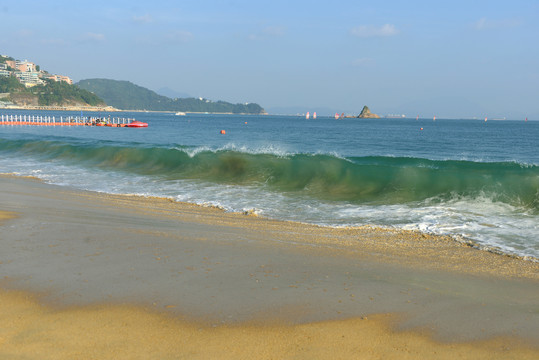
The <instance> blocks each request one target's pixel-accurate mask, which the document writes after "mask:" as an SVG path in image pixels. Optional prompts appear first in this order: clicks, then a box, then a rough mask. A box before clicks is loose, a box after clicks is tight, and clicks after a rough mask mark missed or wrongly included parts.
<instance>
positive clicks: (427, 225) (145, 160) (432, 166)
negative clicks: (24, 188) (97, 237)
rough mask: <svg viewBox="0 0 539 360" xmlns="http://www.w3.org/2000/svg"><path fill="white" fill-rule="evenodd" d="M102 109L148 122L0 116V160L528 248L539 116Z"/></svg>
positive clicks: (101, 183) (505, 248) (55, 176)
mask: <svg viewBox="0 0 539 360" xmlns="http://www.w3.org/2000/svg"><path fill="white" fill-rule="evenodd" d="M1 113H2V114H4V115H5V114H36V115H37V114H40V115H51V116H53V115H54V116H57V117H59V116H64V117H65V116H67V115H75V116H80V113H73V114H66V113H53V112H44V111H42V112H32V113H29V112H22V111H11V112H8V111H4V112H1ZM89 115H91V116H95V115H99V114H95V113H91V114H89ZM102 115H108V114H104V113H103V114H102ZM113 116H121V117H135V118H136V119H137V120H140V121H144V122H147V123H148V124H149V127H148V128H145V129H126V128H99V127H61V128H58V127H31V126H0V155H1V159H0V171H1V172H15V173H18V174H21V175H33V176H37V177H40V178H42V179H44V180H46V181H49V182H51V183H55V184H61V185H69V186H74V187H77V188H81V189H88V190H95V191H102V192H111V193H130V194H141V195H153V196H166V197H170V198H173V199H176V200H178V201H187V202H192V203H197V204H203V205H212V206H219V207H222V208H223V209H225V210H227V211H247V210H248V211H254V212H256V213H258V214H260V215H263V216H267V217H270V218H276V219H284V220H293V221H301V222H309V223H316V224H320V225H327V226H355V225H364V224H373V225H381V226H386V227H396V228H404V229H417V230H421V231H425V232H430V233H436V234H449V235H452V236H454V237H455V238H457V239H462V240H471V241H473V242H475V243H476V244H477V245H478V246H480V247H486V248H489V249H495V250H496V251H501V252H505V253H510V254H516V255H521V256H528V257H535V258H539V230H538V226H539V225H538V224H539V151H538V150H539V146H538V140H537V139H539V122H535V121H528V122H524V121H487V122H485V121H483V120H481V121H479V120H444V119H436V121H433V119H419V120H416V119H362V120H359V119H344V120H335V119H333V118H329V117H326V118H324V117H319V118H318V119H316V120H313V119H310V120H306V119H304V118H303V117H292V116H254V115H253V116H248V115H245V116H241V115H239V116H238V115H203V114H193V115H189V114H188V115H187V116H176V115H174V114H170V113H123V114H120V115H118V114H113ZM221 130H225V131H226V134H225V135H222V134H220V131H221Z"/></svg>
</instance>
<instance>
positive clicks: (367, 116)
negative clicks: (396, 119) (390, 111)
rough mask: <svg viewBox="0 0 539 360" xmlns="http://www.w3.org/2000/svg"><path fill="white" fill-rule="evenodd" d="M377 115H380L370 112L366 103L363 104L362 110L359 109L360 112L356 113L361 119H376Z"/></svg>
mask: <svg viewBox="0 0 539 360" xmlns="http://www.w3.org/2000/svg"><path fill="white" fill-rule="evenodd" d="M379 117H380V116H379V115H376V114H373V113H371V111H370V110H369V107H368V106H367V105H365V106H363V110H361V114H359V115H358V118H361V119H378V118H379Z"/></svg>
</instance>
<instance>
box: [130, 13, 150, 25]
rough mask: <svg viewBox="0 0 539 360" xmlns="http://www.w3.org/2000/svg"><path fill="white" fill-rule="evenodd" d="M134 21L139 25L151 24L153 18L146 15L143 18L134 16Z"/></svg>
mask: <svg viewBox="0 0 539 360" xmlns="http://www.w3.org/2000/svg"><path fill="white" fill-rule="evenodd" d="M133 21H134V22H136V23H139V24H149V23H152V22H153V17H152V16H151V15H150V14H144V15H142V16H136V15H135V16H133Z"/></svg>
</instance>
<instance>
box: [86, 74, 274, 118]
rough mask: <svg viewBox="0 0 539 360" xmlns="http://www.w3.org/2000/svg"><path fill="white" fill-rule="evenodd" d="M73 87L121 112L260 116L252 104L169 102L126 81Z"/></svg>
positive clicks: (260, 110)
mask: <svg viewBox="0 0 539 360" xmlns="http://www.w3.org/2000/svg"><path fill="white" fill-rule="evenodd" d="M77 85H78V86H79V87H80V88H82V89H85V90H88V91H90V92H92V93H94V94H96V95H97V96H99V97H100V98H102V99H103V100H104V101H105V102H106V103H107V104H108V105H111V106H114V107H115V108H118V109H123V110H151V111H182V112H208V113H233V114H263V113H265V111H264V109H263V108H262V107H261V106H260V105H258V104H254V103H248V104H231V103H228V102H225V101H212V100H208V99H203V98H198V99H195V98H182V99H171V98H168V97H166V96H162V95H158V94H157V93H155V92H154V91H152V90H149V89H146V88H144V87H141V86H138V85H135V84H133V83H131V82H129V81H118V80H110V79H86V80H81V81H79V82H78V83H77Z"/></svg>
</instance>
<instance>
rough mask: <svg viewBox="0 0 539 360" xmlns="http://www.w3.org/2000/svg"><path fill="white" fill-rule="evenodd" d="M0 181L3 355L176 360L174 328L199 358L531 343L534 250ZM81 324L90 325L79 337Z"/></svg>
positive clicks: (535, 327) (491, 351) (450, 350)
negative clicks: (524, 252) (527, 254)
mask: <svg viewBox="0 0 539 360" xmlns="http://www.w3.org/2000/svg"><path fill="white" fill-rule="evenodd" d="M0 185H1V186H0V196H1V198H2V199H3V201H2V204H1V205H0V227H1V229H2V235H1V236H0V240H1V242H0V246H1V247H2V251H1V252H0V254H1V255H0V270H1V271H2V274H3V277H2V278H0V289H3V290H0V302H1V303H2V304H3V306H2V307H0V308H1V309H3V310H2V314H1V315H0V316H2V318H3V319H10V320H9V321H11V322H9V324H11V325H10V327H8V328H7V329H6V330H0V354H15V353H14V351H21V354H23V353H25V354H27V353H28V352H31V351H32V349H33V346H38V345H39V346H41V347H40V349H49V350H51V351H52V350H55V348H57V349H56V352H55V354H56V355H58V357H59V356H65V358H69V356H72V355H73V354H76V352H77V351H80V352H81V354H89V353H88V352H91V351H94V350H95V351H98V350H99V351H103V352H102V353H100V354H101V356H99V355H95V356H87V357H88V358H103V357H107V356H109V357H110V354H111V352H110V351H113V350H114V351H120V352H121V353H122V354H127V352H125V353H123V351H128V350H129V348H130V347H133V349H135V350H133V354H136V352H135V351H143V350H144V349H141V348H140V347H139V348H137V347H135V345H140V346H143V345H144V346H145V349H154V350H155V346H157V345H156V344H159V345H158V347H159V349H160V350H159V351H165V350H167V351H168V350H169V353H168V354H169V355H170V357H173V356H172V354H177V353H176V352H181V351H182V350H181V349H180V348H179V346H178V345H174V341H175V340H178V334H179V333H181V332H185V334H186V335H185V336H186V337H188V338H189V339H192V340H193V342H192V345H189V346H187V345H186V349H187V348H189V349H190V350H189V351H193V352H197V353H198V354H200V356H199V358H204V355H203V354H205V356H206V358H207V357H212V356H211V351H217V350H219V351H225V355H223V356H221V357H223V358H226V356H230V358H234V356H232V355H229V354H236V356H235V358H238V357H240V358H241V357H242V356H244V357H248V354H256V353H257V351H259V350H260V351H264V354H266V356H259V357H261V358H270V357H271V356H274V357H279V355H281V357H286V356H289V357H290V356H291V354H296V355H297V354H307V353H309V351H314V349H317V350H316V351H315V352H314V353H310V354H312V355H313V356H312V358H329V357H330V356H331V355H333V357H335V355H337V356H336V357H339V356H341V358H345V357H346V356H347V355H346V354H348V355H350V354H354V352H353V351H354V349H356V350H357V349H360V348H361V349H363V350H364V351H367V352H368V353H369V354H371V356H372V357H375V356H381V357H384V356H386V357H387V356H390V357H391V356H393V357H394V358H402V356H401V355H405V354H407V355H408V356H410V357H411V358H412V357H413V356H412V355H413V354H416V357H417V354H422V356H428V354H431V355H432V354H433V353H432V351H437V354H442V353H443V354H446V355H445V356H446V357H447V358H451V356H453V357H455V356H456V354H464V355H465V356H467V357H468V358H478V357H479V358H481V356H483V357H484V358H492V356H494V357H496V356H497V357H498V358H507V355H511V356H513V357H515V358H526V357H527V358H534V357H536V356H537V355H538V354H539V348H538V347H537V344H538V340H539V321H538V319H539V315H538V314H537V311H536V309H537V306H538V303H537V291H536V289H537V285H538V284H539V264H537V263H536V262H531V261H525V260H522V259H516V258H511V257H507V256H502V255H497V254H492V253H489V252H486V251H482V250H478V249H473V248H471V247H469V246H466V245H462V244H459V243H457V242H455V241H454V240H453V239H450V238H447V237H439V236H431V235H426V234H421V233H416V232H412V231H396V230H385V229H377V228H370V227H362V228H346V229H336V228H324V227H318V226H314V225H306V224H299V223H291V222H283V221H276V220H270V219H264V218H258V217H256V216H248V215H244V214H238V213H226V212H223V211H222V210H219V209H213V208H205V207H201V206H198V205H191V204H184V203H177V202H173V201H171V200H167V199H162V198H144V197H139V196H127V195H109V194H102V193H92V192H87V191H79V190H74V189H70V188H66V187H61V186H56V185H50V184H45V183H43V182H41V181H40V180H34V179H29V178H21V177H15V176H10V175H0ZM29 294H33V295H29ZM534 309H535V310H534ZM73 314H77V315H76V316H74V315H73ZM103 314H106V316H104V315H103ZM92 318H95V323H92V321H94V320H91V319H92ZM17 319H18V320H17ZM21 319H28V320H24V321H23V320H21ZM30 319H31V320H30ZM126 319H127V320H126ZM137 319H146V322H144V321H142V320H141V321H138V320H137ZM100 321H101V323H100ZM89 323H92V324H93V325H92V326H95V330H96V332H95V333H93V332H92V331H93V330H92V331H88V336H87V337H86V338H84V336H83V335H82V334H81V333H80V331H81V329H84V328H85V326H87V325H88V324H89ZM149 323H152V324H154V325H155V326H154V325H152V326H150V327H148V328H146V326H147V325H148V324H149ZM122 324H123V325H122ZM125 324H128V325H125ZM103 326H105V330H99V331H98V329H103ZM186 326H187V328H186ZM189 326H191V327H189ZM113 328H114V330H113ZM150 328H151V330H150ZM92 329H94V327H92ZM118 329H120V330H118ZM200 329H203V330H202V331H201V330H200ZM38 330H39V331H38ZM99 332H102V335H103V336H102V337H100V336H101V335H99V334H98V333H99ZM70 333H71V335H70V336H68V334H70ZM321 333H322V334H325V335H326V336H323V337H320V334H321ZM21 334H25V336H23V335H21ZM77 334H78V335H77ZM107 334H108V335H107ZM264 334H265V336H264ZM280 334H285V335H280ZM306 334H308V336H307V335H306ZM317 334H318V335H317ZM354 334H361V336H359V335H356V336H355V337H354ZM369 334H370V335H369ZM373 334H375V335H373ZM199 335H204V336H202V337H201V336H199ZM337 335H338V336H337ZM106 336H117V337H116V338H115V340H107V338H106ZM122 336H123V337H122ZM342 336H344V338H343V337H342ZM363 336H365V338H364V339H367V336H371V338H370V339H371V341H370V343H373V342H374V343H376V344H377V346H375V347H373V346H370V345H369V344H368V343H367V341H362V340H361V339H362V337H363ZM372 336H374V338H373V337H372ZM308 337H310V340H309V339H308ZM215 338H219V339H221V342H219V344H215V345H213V346H209V345H208V342H210V343H211V342H212V341H213V340H212V339H215ZM268 338H271V339H273V340H272V341H271V342H269V343H268V344H266V345H264V344H265V343H264V339H268ZM136 339H138V340H136ZM156 339H161V340H159V341H157V340H156ZM163 339H168V340H166V341H165V340H163ZM342 339H347V340H346V341H345V340H342ZM381 339H383V340H381ZM139 340H141V342H140V344H139V343H138V341H139ZM142 340H144V341H142ZM17 341H20V342H17ZM152 341H154V342H152ZM162 341H164V342H162ZM236 341H240V343H242V344H244V345H241V346H235V345H234V344H235V342H236ZM113 343H114V344H116V345H117V346H116V347H114V346H113V347H112V348H111V346H110V344H113ZM55 344H56V345H55ZM59 344H62V345H59ZM91 344H94V346H95V345H97V346H95V349H93V350H92V346H91ZM107 344H108V346H107ZM21 345H22V346H21ZM63 345H66V346H67V347H64V348H65V349H70V350H69V351H71V352H70V353H69V354H68V353H65V354H63V355H62V354H60V352H61V351H62V350H61V349H62V346H63ZM369 346H370V347H369ZM508 346H509V347H511V350H507V347H508ZM398 347H400V349H401V350H400V351H397V350H396V349H397V348H398ZM19 348H20V350H17V349H19ZM107 349H108V350H107ZM136 349H138V350H136ZM226 349H227V350H226ZM403 349H408V350H409V351H411V352H410V353H406V352H405V351H403ZM285 350H286V351H287V352H284V351H285ZM329 350H331V351H329ZM43 351H48V350H43ZM66 351H67V350H66ZM107 351H109V352H108V353H107ZM155 351H157V350H155ZM185 351H187V350H185ZM227 351H228V352H227ZM240 351H243V352H241V353H240ZM326 351H327V352H326ZM384 351H386V352H385V353H384ZM422 351H423V352H422ZM249 352H250V353H249ZM103 354H108V355H103ZM163 354H164V353H163ZM184 354H186V353H184ZM215 354H217V353H215ZM259 354H261V353H259ZM474 354H475V355H474ZM478 354H479V355H478ZM481 354H482V355H481ZM147 355H148V354H147ZM397 355H399V356H397ZM125 356H128V355H125ZM177 356H179V355H177ZM177 356H176V357H177ZM58 357H54V356H53V355H50V358H58ZM148 357H151V356H146V357H143V356H140V358H148ZM348 357H349V356H348ZM41 358H43V357H41ZM160 358H166V356H165V355H163V356H161V357H160Z"/></svg>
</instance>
